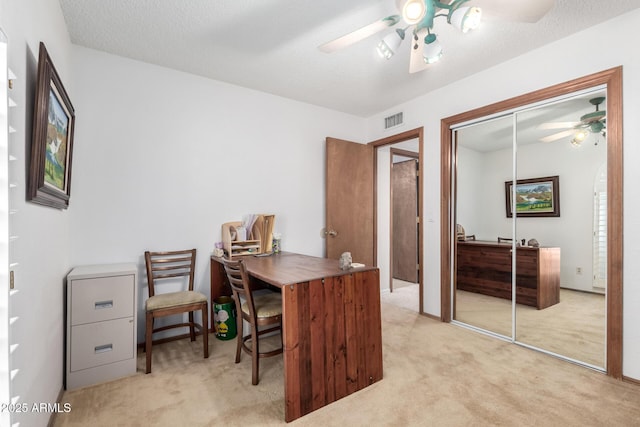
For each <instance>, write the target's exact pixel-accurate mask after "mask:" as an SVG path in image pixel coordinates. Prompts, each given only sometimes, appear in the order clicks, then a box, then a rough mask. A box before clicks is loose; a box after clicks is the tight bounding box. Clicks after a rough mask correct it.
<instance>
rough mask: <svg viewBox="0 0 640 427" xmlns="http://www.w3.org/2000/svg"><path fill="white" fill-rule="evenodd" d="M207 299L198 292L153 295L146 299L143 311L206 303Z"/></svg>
mask: <svg viewBox="0 0 640 427" xmlns="http://www.w3.org/2000/svg"><path fill="white" fill-rule="evenodd" d="M206 301H207V297H206V296H205V295H204V294H201V293H200V292H195V291H181V292H168V293H166V294H159V295H154V296H152V297H151V298H149V299H147V301H146V303H145V309H146V310H147V311H153V310H158V309H161V308H167V307H177V306H180V305H187V304H194V303H197V302H206Z"/></svg>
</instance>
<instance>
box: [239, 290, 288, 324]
mask: <svg viewBox="0 0 640 427" xmlns="http://www.w3.org/2000/svg"><path fill="white" fill-rule="evenodd" d="M253 305H254V306H255V308H256V317H258V318H260V317H273V316H278V315H281V314H282V296H281V294H280V292H271V291H268V292H265V293H261V292H260V291H258V292H254V294H253ZM242 311H243V312H244V313H246V314H249V306H248V305H247V303H246V302H245V303H243V304H242Z"/></svg>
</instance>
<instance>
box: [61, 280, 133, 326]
mask: <svg viewBox="0 0 640 427" xmlns="http://www.w3.org/2000/svg"><path fill="white" fill-rule="evenodd" d="M134 284H135V276H133V275H124V276H111V277H98V278H91V279H76V280H73V281H72V282H71V286H70V291H71V325H72V326H75V325H81V324H84V323H91V322H100V321H103V320H111V319H118V318H122V317H131V316H133V310H134V307H133V303H134V300H135V299H134V287H135V286H134Z"/></svg>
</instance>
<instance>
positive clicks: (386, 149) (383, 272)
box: [320, 127, 424, 314]
mask: <svg viewBox="0 0 640 427" xmlns="http://www.w3.org/2000/svg"><path fill="white" fill-rule="evenodd" d="M411 140H414V141H415V143H414V144H417V145H416V146H414V149H413V151H414V152H415V151H416V149H417V152H418V164H423V158H422V153H423V150H422V146H423V128H421V127H420V128H416V129H412V130H409V131H406V132H402V133H399V134H396V135H392V136H389V137H386V138H382V139H379V140H376V141H372V142H369V143H368V144H360V143H356V142H351V141H344V140H339V139H336V138H331V137H327V139H326V143H327V145H326V186H325V190H326V192H325V228H323V229H322V230H321V231H320V235H321V237H323V238H324V239H325V251H324V252H325V257H327V258H333V259H338V258H339V257H340V255H341V254H342V253H343V252H351V254H352V258H353V261H354V262H362V263H364V264H367V265H375V266H377V267H378V268H379V271H380V287H381V292H382V293H383V294H385V293H386V294H390V292H389V283H390V280H391V276H392V273H391V265H392V264H391V249H390V243H391V239H390V232H391V231H390V230H391V208H390V203H391V201H390V189H389V183H390V160H389V158H390V157H389V155H390V152H391V148H392V147H393V146H396V145H397V144H398V145H399V146H396V147H395V148H400V147H401V146H402V144H406V142H407V141H411ZM405 149H406V147H405ZM385 153H389V155H386V157H385ZM378 170H381V171H384V172H381V173H378ZM423 176H424V174H422V173H421V174H419V176H418V188H419V189H422V188H424V182H423ZM345 183H348V185H346V184H345ZM385 183H386V187H385V189H384V190H380V186H381V185H385ZM421 193H422V191H417V206H418V208H417V210H418V216H417V219H415V220H414V222H415V223H417V235H418V244H417V259H418V285H417V286H418V296H417V301H416V298H415V297H414V298H413V299H412V304H413V306H412V307H413V308H412V310H416V308H415V307H417V311H418V312H419V313H420V314H424V301H423V300H424V288H423V285H424V284H423V280H424V274H423V273H424V271H423V268H422V264H423V258H424V257H423V254H424V252H423V240H424V238H423V226H422V224H423V202H422V194H421ZM412 259H413V257H412ZM369 260H371V261H369Z"/></svg>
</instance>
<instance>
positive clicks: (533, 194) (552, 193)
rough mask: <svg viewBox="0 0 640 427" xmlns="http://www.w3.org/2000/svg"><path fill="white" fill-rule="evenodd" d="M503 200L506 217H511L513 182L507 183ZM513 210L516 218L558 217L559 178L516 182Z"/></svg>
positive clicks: (548, 177)
mask: <svg viewBox="0 0 640 427" xmlns="http://www.w3.org/2000/svg"><path fill="white" fill-rule="evenodd" d="M504 186H505V199H506V202H507V203H506V208H507V217H508V218H511V217H513V206H514V203H513V196H514V192H513V181H507V182H505V183H504ZM515 209H516V216H518V217H553V216H560V186H559V177H558V176H557V175H556V176H547V177H544V178H533V179H519V180H518V181H516V189H515Z"/></svg>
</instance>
